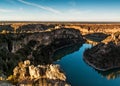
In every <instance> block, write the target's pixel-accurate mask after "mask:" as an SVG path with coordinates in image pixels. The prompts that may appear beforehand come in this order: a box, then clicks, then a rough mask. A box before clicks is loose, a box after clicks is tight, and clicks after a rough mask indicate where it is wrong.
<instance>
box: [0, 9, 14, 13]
mask: <svg viewBox="0 0 120 86" xmlns="http://www.w3.org/2000/svg"><path fill="white" fill-rule="evenodd" d="M0 12H2V13H9V12H14V10H9V9H0Z"/></svg>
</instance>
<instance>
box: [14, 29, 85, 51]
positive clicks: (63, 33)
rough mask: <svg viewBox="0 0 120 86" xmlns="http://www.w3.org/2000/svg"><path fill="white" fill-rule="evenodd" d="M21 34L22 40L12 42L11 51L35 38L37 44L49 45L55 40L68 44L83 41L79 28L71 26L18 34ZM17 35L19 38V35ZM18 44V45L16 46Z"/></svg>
mask: <svg viewBox="0 0 120 86" xmlns="http://www.w3.org/2000/svg"><path fill="white" fill-rule="evenodd" d="M20 35H21V36H22V40H20V41H18V42H19V44H18V43H14V47H13V50H14V51H13V52H16V51H17V50H18V49H20V47H19V46H21V47H22V45H25V44H27V43H29V42H30V41H31V40H35V41H37V42H39V43H38V44H39V45H49V44H51V43H53V42H55V41H57V42H58V44H59V42H60V41H61V43H64V44H63V45H65V44H68V43H77V42H81V43H83V41H84V40H83V38H82V35H81V33H80V31H79V30H75V29H73V28H59V29H56V30H52V31H49V32H41V33H33V34H20ZM20 35H18V37H20V38H21V36H20ZM17 46H18V47H17Z"/></svg>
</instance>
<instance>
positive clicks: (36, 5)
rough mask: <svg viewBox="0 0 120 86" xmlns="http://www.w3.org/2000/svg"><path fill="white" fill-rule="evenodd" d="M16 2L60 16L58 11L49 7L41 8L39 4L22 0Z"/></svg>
mask: <svg viewBox="0 0 120 86" xmlns="http://www.w3.org/2000/svg"><path fill="white" fill-rule="evenodd" d="M18 1H19V2H21V3H23V4H26V5H30V6H34V7H37V8H40V9H43V10H46V11H50V12H53V13H56V14H60V13H61V12H60V11H58V10H56V9H53V8H51V7H47V6H42V5H39V4H35V3H31V2H27V1H24V0H18Z"/></svg>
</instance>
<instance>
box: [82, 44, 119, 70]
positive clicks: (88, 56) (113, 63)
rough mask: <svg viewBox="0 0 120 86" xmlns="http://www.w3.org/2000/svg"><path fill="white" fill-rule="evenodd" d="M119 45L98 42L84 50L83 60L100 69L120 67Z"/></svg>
mask: <svg viewBox="0 0 120 86" xmlns="http://www.w3.org/2000/svg"><path fill="white" fill-rule="evenodd" d="M119 53H120V45H116V44H115V43H113V42H110V43H108V44H104V43H100V44H98V45H96V46H94V47H92V48H91V49H87V50H86V51H85V52H84V60H85V61H86V62H87V63H88V64H89V65H91V66H92V67H94V68H95V69H98V70H101V71H107V70H110V69H114V68H119V67H120V54H119Z"/></svg>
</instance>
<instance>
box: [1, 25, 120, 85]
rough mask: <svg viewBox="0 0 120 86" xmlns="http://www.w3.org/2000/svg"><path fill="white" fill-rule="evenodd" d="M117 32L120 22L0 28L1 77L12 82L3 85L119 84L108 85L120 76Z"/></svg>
mask: <svg viewBox="0 0 120 86" xmlns="http://www.w3.org/2000/svg"><path fill="white" fill-rule="evenodd" d="M9 28H10V29H9ZM119 31H120V25H119V24H79V23H73V24H72V23H41V24H39V23H34V24H32V23H29V24H28V23H9V24H7V25H0V57H1V58H0V62H1V63H0V65H1V66H0V76H1V81H3V80H7V81H10V83H9V82H7V81H5V82H4V81H3V82H0V85H2V84H4V83H6V84H7V83H8V84H11V83H12V84H17V85H31V86H32V85H36V86H38V85H41V86H43V85H50V86H67V85H72V86H80V85H82V86H88V84H89V85H91V86H92V85H94V84H95V85H97V86H101V85H105V86H112V84H111V83H116V85H115V86H119V85H120V84H119V83H118V81H119V79H117V80H113V81H112V82H110V81H108V80H110V79H114V78H116V77H118V76H117V75H119V66H120V65H119V58H120V56H119V49H120V48H119V45H120V34H119ZM86 43H88V44H86ZM26 63H27V64H26ZM86 63H87V64H89V65H90V66H89V65H87V64H86ZM59 65H60V66H59ZM91 66H92V67H93V68H94V69H95V70H94V69H92V68H91ZM116 67H117V69H114V68H116ZM96 69H97V70H96ZM109 69H110V70H109ZM62 70H63V71H62ZM112 70H114V71H112ZM98 74H99V75H102V76H103V77H104V79H102V78H100V76H98ZM21 77H22V78H21ZM85 77H87V79H85ZM91 77H94V79H92V80H91ZM97 79H98V80H101V82H106V83H102V84H99V83H100V82H99V81H96V80H97ZM106 79H108V80H106ZM86 81H87V82H88V83H85V82H86ZM67 83H68V84H67ZM110 84H111V85H110Z"/></svg>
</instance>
